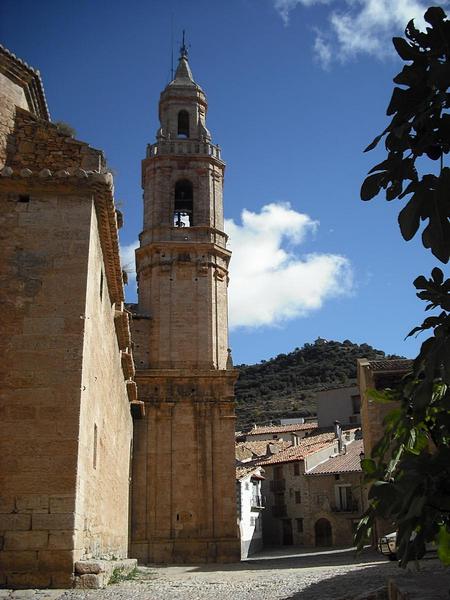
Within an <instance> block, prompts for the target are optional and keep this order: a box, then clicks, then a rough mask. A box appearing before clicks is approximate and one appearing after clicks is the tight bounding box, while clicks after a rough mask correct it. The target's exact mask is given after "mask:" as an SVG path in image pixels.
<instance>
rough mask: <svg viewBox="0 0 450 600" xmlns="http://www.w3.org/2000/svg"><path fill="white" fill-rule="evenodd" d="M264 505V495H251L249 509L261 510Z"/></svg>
mask: <svg viewBox="0 0 450 600" xmlns="http://www.w3.org/2000/svg"><path fill="white" fill-rule="evenodd" d="M265 505H266V503H265V498H264V496H252V502H251V510H262V509H263V508H264V507H265Z"/></svg>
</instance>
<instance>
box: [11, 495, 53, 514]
mask: <svg viewBox="0 0 450 600" xmlns="http://www.w3.org/2000/svg"><path fill="white" fill-rule="evenodd" d="M16 510H17V512H19V513H20V512H31V513H47V512H48V496H42V495H35V494H27V495H21V496H17V498H16Z"/></svg>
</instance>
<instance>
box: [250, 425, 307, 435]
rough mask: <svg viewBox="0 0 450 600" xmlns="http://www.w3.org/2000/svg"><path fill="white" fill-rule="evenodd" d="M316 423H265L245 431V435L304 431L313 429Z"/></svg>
mask: <svg viewBox="0 0 450 600" xmlns="http://www.w3.org/2000/svg"><path fill="white" fill-rule="evenodd" d="M316 427H317V423H316V422H313V423H296V424H292V425H267V426H264V427H254V428H253V429H250V431H247V432H246V434H245V435H260V434H261V433H289V432H294V433H295V432H296V431H304V430H308V429H315V428H316Z"/></svg>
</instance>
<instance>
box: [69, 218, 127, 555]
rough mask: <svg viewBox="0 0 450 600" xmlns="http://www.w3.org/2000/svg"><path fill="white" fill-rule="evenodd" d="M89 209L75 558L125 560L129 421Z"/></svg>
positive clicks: (111, 313)
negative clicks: (89, 224) (88, 249)
mask: <svg viewBox="0 0 450 600" xmlns="http://www.w3.org/2000/svg"><path fill="white" fill-rule="evenodd" d="M104 268H105V267H104V262H103V257H102V251H101V246H100V240H99V233H98V223H97V217H96V213H95V210H94V209H93V210H92V220H91V228H90V251H89V263H88V273H87V295H86V308H85V313H84V323H85V337H84V348H83V374H82V383H81V410H80V442H79V451H78V461H77V462H78V472H77V502H76V513H77V518H78V519H79V522H80V529H79V530H77V532H76V537H75V539H76V542H77V543H76V548H77V550H76V558H77V559H78V558H91V557H96V558H112V557H114V556H115V557H116V558H125V557H126V556H127V548H128V496H129V476H130V472H129V469H130V461H131V439H132V419H131V415H130V407H129V401H128V396H127V391H126V385H125V381H124V376H123V372H122V368H121V359H120V351H119V347H118V344H117V338H116V335H115V330H114V306H112V305H111V301H110V297H109V294H108V288H107V285H106V278H105V276H104Z"/></svg>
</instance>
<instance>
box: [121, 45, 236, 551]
mask: <svg viewBox="0 0 450 600" xmlns="http://www.w3.org/2000/svg"><path fill="white" fill-rule="evenodd" d="M206 111H207V102H206V96H205V94H204V92H203V90H202V89H201V88H200V87H199V86H198V85H197V84H196V83H195V82H194V79H193V76H192V73H191V69H190V67H189V63H188V56H187V51H186V47H185V45H184V43H183V46H182V48H181V52H180V59H179V63H178V68H177V70H176V73H175V76H174V78H173V80H172V81H171V82H170V83H169V84H168V85H167V87H166V88H165V89H164V91H163V92H162V93H161V97H160V102H159V120H160V127H159V129H158V132H157V135H156V143H154V144H150V145H149V146H148V147H147V155H146V158H145V159H144V160H143V161H142V187H143V190H144V227H143V231H142V233H141V235H140V247H139V248H138V250H137V251H136V266H137V278H138V298H139V302H138V307H137V311H136V315H135V316H134V318H133V339H134V343H135V356H136V383H137V385H138V391H139V398H140V400H143V401H144V402H145V410H146V416H145V417H144V419H142V420H140V421H135V445H134V452H133V484H132V485H133V487H132V518H131V520H132V534H131V555H132V556H134V557H137V558H139V559H140V560H141V561H142V562H156V563H158V562H159V563H161V562H166V563H174V562H229V561H235V560H239V558H240V550H239V540H238V534H237V522H236V496H235V472H234V470H235V467H234V465H235V458H234V428H235V415H234V383H235V380H236V378H237V373H236V371H235V370H234V369H233V367H232V362H231V357H230V354H229V351H228V324H227V285H228V263H229V260H230V255H231V253H230V251H229V250H227V248H226V243H227V236H226V234H225V233H224V232H223V201H222V189H223V176H224V169H225V163H224V162H223V161H222V159H221V156H220V149H219V147H218V146H216V145H214V144H213V143H212V141H211V135H210V133H209V131H208V130H207V128H206Z"/></svg>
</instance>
